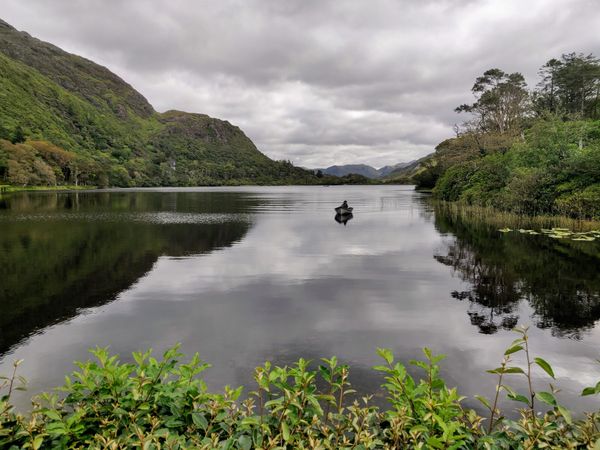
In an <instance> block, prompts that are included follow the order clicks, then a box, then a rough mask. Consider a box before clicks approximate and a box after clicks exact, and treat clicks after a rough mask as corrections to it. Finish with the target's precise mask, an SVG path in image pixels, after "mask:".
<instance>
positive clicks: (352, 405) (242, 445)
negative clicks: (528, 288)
mask: <svg viewBox="0 0 600 450" xmlns="http://www.w3.org/2000/svg"><path fill="white" fill-rule="evenodd" d="M516 332H517V333H518V334H519V337H518V338H517V339H516V340H515V341H514V342H513V343H512V344H511V346H510V347H509V348H508V349H507V350H506V352H505V353H504V358H503V361H502V363H501V365H500V366H499V367H498V368H496V369H493V370H490V371H489V372H490V373H492V374H493V375H494V376H496V377H497V378H498V383H497V388H496V391H495V396H494V398H493V399H492V400H488V399H486V398H484V397H481V396H476V397H477V399H479V400H480V401H481V402H482V404H483V405H484V407H485V408H486V409H487V410H488V411H489V417H487V418H484V417H482V416H480V415H479V414H477V413H476V412H475V411H473V410H468V409H465V408H464V407H463V406H462V405H461V402H462V400H463V398H464V397H461V396H460V395H459V394H458V392H457V390H456V389H455V388H448V387H447V386H446V384H445V383H444V381H443V380H442V379H441V378H440V376H439V365H438V363H439V362H440V361H441V360H442V359H443V356H442V355H433V354H432V353H431V351H430V350H429V349H427V348H425V349H424V350H423V352H424V355H425V358H424V360H421V361H411V362H410V364H411V365H414V366H416V367H418V368H420V369H422V373H423V376H422V378H421V379H415V378H413V377H411V376H410V375H409V374H408V373H407V370H406V367H405V366H404V365H402V364H401V363H399V362H396V361H395V360H394V356H393V354H392V353H391V351H390V350H386V349H379V350H378V353H379V355H380V356H381V357H382V358H383V360H384V364H383V365H380V366H376V367H375V368H374V369H375V370H376V371H378V372H380V373H382V375H383V377H384V379H383V381H384V384H383V389H384V390H385V392H386V393H387V397H388V399H389V408H388V409H386V410H381V409H380V408H378V407H376V406H372V405H370V396H366V397H363V398H362V399H360V401H359V400H356V399H352V396H353V394H354V393H355V392H354V391H353V390H352V389H351V386H350V383H349V382H348V376H349V368H348V366H345V365H340V364H339V363H338V361H337V359H336V358H335V357H333V358H331V359H323V360H322V364H321V365H319V366H318V368H317V369H316V370H315V369H310V368H309V362H308V361H306V360H304V359H300V360H299V361H298V362H297V363H295V364H294V365H293V366H291V367H287V366H286V367H273V366H272V365H271V364H270V363H268V362H267V363H265V364H264V366H261V367H258V368H257V369H256V370H255V374H254V378H255V381H256V383H257V389H256V390H255V391H254V392H251V393H250V394H249V396H248V397H247V398H245V399H242V396H241V394H242V388H237V389H231V388H229V387H225V390H224V392H223V393H210V392H209V391H208V390H207V388H206V385H205V383H204V382H203V381H202V379H201V378H200V377H199V375H200V374H201V373H202V372H203V371H204V370H205V369H207V368H208V367H209V365H208V364H206V363H204V362H203V361H201V360H200V358H199V357H198V355H197V354H196V355H194V357H193V358H192V359H191V361H189V362H188V363H181V362H180V359H181V357H182V355H181V354H180V353H179V352H178V350H177V347H175V348H173V349H170V350H168V351H167V352H165V353H164V355H163V358H162V360H157V359H155V358H153V357H152V356H151V351H148V352H146V353H143V354H142V353H134V354H133V357H134V360H135V363H121V362H119V360H118V359H117V356H111V355H109V353H108V351H107V349H96V350H94V351H92V353H93V355H94V356H95V357H96V360H95V361H88V362H85V363H78V364H77V365H78V367H79V371H77V372H74V373H73V374H72V375H71V376H70V377H67V379H66V384H65V385H64V386H63V387H62V388H61V389H60V391H61V392H62V393H63V396H62V399H60V400H59V399H58V397H57V396H56V395H51V394H43V395H41V396H40V397H38V398H37V399H36V400H35V401H34V403H33V405H34V406H33V410H32V412H31V413H30V414H29V415H27V416H23V415H21V414H17V413H15V412H14V410H13V407H12V406H11V404H10V397H11V393H12V392H13V390H14V389H20V388H21V386H17V385H18V384H19V383H20V382H23V380H20V379H19V378H18V377H17V376H16V370H17V367H18V365H19V362H16V363H15V371H14V372H13V374H12V376H11V377H9V378H5V379H4V384H3V385H1V387H2V388H4V389H5V390H6V391H7V393H6V394H5V395H4V396H2V398H1V399H0V447H1V448H9V449H18V448H33V449H40V448H59V449H66V448H93V449H96V448H97V449H100V448H109V449H117V448H143V449H162V448H165V449H185V448H200V449H214V448H219V449H250V448H261V449H286V448H290V449H291V448H319V449H338V448H347V449H350V448H354V449H370V448H387V449H397V448H445V449H458V448H467V449H470V448H471V449H475V448H485V449H504V448H505V449H513V448H532V449H533V448H590V449H592V448H598V446H600V432H599V431H598V427H599V426H600V414H599V413H598V412H595V413H592V414H588V415H586V416H585V418H583V419H579V420H574V419H573V418H572V416H571V413H570V412H569V411H568V410H567V409H566V408H564V407H563V406H562V405H560V403H558V400H557V399H556V396H555V392H556V391H555V390H554V388H553V387H552V386H551V389H550V391H547V392H533V390H532V389H531V388H530V389H529V391H528V392H526V393H519V392H516V391H515V390H514V389H512V388H511V387H510V386H509V385H508V384H507V383H506V379H507V378H508V377H510V376H522V377H525V378H527V380H528V381H529V386H531V377H532V371H533V370H534V369H538V370H540V371H542V372H543V373H544V374H546V375H547V376H548V377H550V378H552V379H553V378H554V372H553V370H552V367H551V366H550V365H549V364H548V363H547V362H546V361H544V360H543V359H541V358H537V357H536V358H534V357H532V356H531V355H530V347H529V339H528V336H527V329H525V328H519V329H516ZM515 353H523V354H524V356H525V359H526V363H525V364H526V365H525V367H524V368H521V367H517V366H514V365H513V364H512V359H511V358H512V357H513V355H514V354H515ZM504 393H505V394H507V395H508V398H510V399H512V400H514V401H516V402H518V403H521V405H522V408H521V409H520V410H519V414H520V419H519V420H518V421H511V420H507V419H504V418H503V415H502V413H501V411H499V409H498V400H499V396H500V395H501V394H502V395H504ZM599 393H600V383H598V384H597V385H596V386H593V387H589V388H586V389H585V390H584V391H583V393H582V395H596V394H599ZM540 404H541V405H542V408H543V409H544V410H548V411H547V412H545V413H543V414H542V413H541V412H539V405H540Z"/></svg>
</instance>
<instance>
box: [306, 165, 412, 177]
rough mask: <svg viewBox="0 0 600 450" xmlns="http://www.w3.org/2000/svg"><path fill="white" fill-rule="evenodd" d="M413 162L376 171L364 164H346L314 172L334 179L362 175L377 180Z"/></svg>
mask: <svg viewBox="0 0 600 450" xmlns="http://www.w3.org/2000/svg"><path fill="white" fill-rule="evenodd" d="M413 162H414V161H410V162H404V163H399V164H396V165H393V166H384V167H382V168H381V169H376V168H374V167H372V166H369V165H366V164H346V165H342V166H330V167H327V168H326V169H315V171H317V170H320V171H321V172H322V173H324V174H326V175H333V176H336V177H343V176H345V175H350V174H357V175H362V176H364V177H367V178H371V179H379V178H384V177H387V176H388V175H389V174H391V173H393V172H394V171H395V170H399V169H402V168H403V167H406V166H409V165H410V164H412V163H413Z"/></svg>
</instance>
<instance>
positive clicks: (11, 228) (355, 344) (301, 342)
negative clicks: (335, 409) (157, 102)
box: [0, 186, 600, 410]
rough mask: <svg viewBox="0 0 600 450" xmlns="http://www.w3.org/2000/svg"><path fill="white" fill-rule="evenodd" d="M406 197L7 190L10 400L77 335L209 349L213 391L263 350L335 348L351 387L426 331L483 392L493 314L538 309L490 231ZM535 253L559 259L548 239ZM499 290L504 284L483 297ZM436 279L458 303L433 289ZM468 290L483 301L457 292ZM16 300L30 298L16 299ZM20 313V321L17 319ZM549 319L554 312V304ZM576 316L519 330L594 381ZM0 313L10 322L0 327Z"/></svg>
mask: <svg viewBox="0 0 600 450" xmlns="http://www.w3.org/2000/svg"><path fill="white" fill-rule="evenodd" d="M69 197H70V198H69ZM340 198H347V199H348V201H349V202H350V203H351V204H352V205H353V206H355V207H356V210H357V211H360V220H353V221H352V223H351V224H349V225H348V226H347V227H341V226H340V225H339V224H338V223H337V222H336V221H333V222H332V221H331V212H332V208H333V207H334V206H337V205H338V204H339V199H340ZM422 199H423V195H422V194H419V193H416V192H414V191H413V190H412V189H411V188H410V187H397V186H367V187H365V186H353V187H343V186H337V187H331V188H327V189H325V188H321V187H279V188H275V187H271V188H258V187H256V188H247V187H244V188H223V189H184V190H172V189H160V190H156V192H148V191H143V192H138V191H126V192H124V191H118V192H101V193H85V194H82V193H80V194H79V195H75V194H68V195H67V196H66V197H65V196H64V195H62V194H61V195H56V194H52V195H49V196H47V197H45V194H43V195H42V194H35V195H23V196H22V197H20V198H18V197H16V196H13V197H10V198H8V200H6V201H5V202H4V203H3V205H4V209H2V210H0V230H2V234H4V230H6V232H7V235H6V236H5V237H0V249H2V248H7V249H9V252H10V257H8V256H5V254H4V253H3V254H2V258H3V259H2V267H3V268H0V270H2V271H4V272H2V275H3V276H8V277H12V281H11V284H10V285H6V286H5V285H4V284H3V283H0V295H2V296H3V297H2V299H3V300H2V301H3V302H4V304H5V306H6V307H5V308H3V313H5V312H6V313H7V314H10V315H11V317H6V318H5V317H4V316H2V319H0V320H3V322H2V327H1V328H0V330H1V331H0V332H1V333H3V337H4V336H6V338H5V340H4V341H3V342H5V344H4V347H3V348H7V347H8V346H10V350H9V351H8V352H3V354H2V355H0V358H1V359H0V374H3V373H7V371H8V370H10V367H11V366H10V364H11V362H12V360H13V359H15V358H18V359H24V360H25V362H24V363H23V365H22V366H21V369H22V375H24V376H26V377H27V378H28V379H29V380H30V391H29V392H28V393H26V394H25V395H26V398H25V399H24V400H22V403H21V405H25V406H26V405H27V403H28V402H27V400H28V398H29V397H30V396H31V394H32V393H35V392H39V391H40V390H43V389H49V388H51V387H52V386H56V385H58V384H60V383H61V382H62V380H63V376H64V374H65V373H66V372H67V371H69V370H71V369H72V368H73V366H72V362H73V360H78V359H85V358H87V357H88V353H87V349H88V348H90V347H94V346H96V345H100V346H110V347H111V350H112V351H114V352H117V353H120V354H121V355H123V359H126V355H127V354H128V353H129V352H131V351H135V350H140V349H145V348H149V347H152V348H154V349H155V350H156V351H157V352H160V351H162V350H164V349H165V348H167V347H169V346H171V345H173V344H174V343H176V342H181V343H182V349H183V351H184V352H186V353H188V354H191V353H193V352H196V351H198V352H200V355H201V356H202V358H203V359H205V360H206V361H208V362H210V363H212V364H213V367H212V368H211V369H210V370H209V371H207V372H206V378H205V380H206V382H207V383H208V385H209V386H210V387H211V388H213V389H220V388H222V386H223V385H225V384H230V385H240V384H242V385H246V386H249V385H251V384H252V369H253V368H254V367H255V366H257V365H260V364H262V363H263V362H264V361H265V360H271V361H272V362H273V363H274V364H286V363H289V362H291V361H294V360H295V359H297V358H299V357H305V358H306V357H308V358H312V359H315V360H318V358H320V357H329V356H331V355H337V356H338V357H339V358H340V361H343V362H344V363H349V364H351V365H352V367H353V372H352V374H353V375H352V376H353V382H354V383H355V386H356V387H357V388H358V390H359V392H361V393H362V392H374V391H376V390H377V387H378V386H379V385H380V384H381V383H382V381H383V380H382V379H381V376H380V374H378V373H375V372H373V371H372V370H370V367H372V366H373V365H375V364H377V363H379V360H378V358H377V356H376V354H375V349H376V348H377V347H389V348H391V349H393V350H394V352H395V353H396V355H398V357H399V358H400V359H402V360H404V361H406V360H408V359H411V358H419V357H420V356H421V355H422V353H421V348H422V347H423V346H425V345H426V346H429V347H431V348H432V349H433V350H434V351H435V352H436V353H444V354H447V355H448V358H447V360H445V361H444V364H443V375H444V376H445V377H446V379H447V380H448V383H449V384H451V385H453V386H458V388H459V390H460V392H461V393H463V394H465V395H473V394H475V393H480V394H490V393H491V392H492V390H493V388H494V384H493V383H494V380H493V379H492V377H490V378H489V379H488V378H487V377H486V376H485V375H484V373H485V370H486V369H489V368H493V367H496V366H497V364H498V360H499V359H500V357H501V355H502V353H503V351H504V348H505V347H506V345H507V344H508V343H510V341H511V340H512V339H513V336H512V335H511V333H508V332H503V328H502V319H499V317H502V318H506V317H513V316H514V317H518V318H519V321H520V322H521V323H527V322H528V321H530V317H531V314H533V315H534V317H536V318H537V317H539V315H538V314H537V313H534V312H533V311H530V307H529V302H524V301H522V300H519V298H520V297H519V296H517V295H512V294H511V291H509V290H507V289H508V288H511V289H516V291H517V292H518V293H520V294H523V291H522V288H521V287H520V286H519V283H520V282H521V281H520V280H521V278H520V275H519V271H520V267H519V266H515V267H513V269H512V272H511V271H507V270H506V269H505V268H504V267H503V266H502V265H501V264H492V263H491V262H490V258H493V257H494V252H495V251H496V250H495V247H494V246H495V245H498V244H497V243H495V244H494V243H488V244H486V243H485V241H489V240H490V239H491V238H490V236H491V235H484V234H477V233H476V232H473V236H472V237H471V238H472V239H474V240H476V241H477V243H473V244H471V245H470V246H465V245H461V243H463V242H465V241H468V239H469V237H468V236H467V234H469V233H471V231H469V230H468V229H464V230H463V229H461V228H460V227H457V226H456V224H454V223H447V222H446V221H444V219H443V218H437V216H435V217H436V218H435V219H434V215H433V213H434V211H432V210H431V209H430V208H429V207H428V206H427V204H426V203H424V202H423V201H421V200H422ZM436 227H437V229H436ZM440 231H441V233H440ZM454 234H456V236H454ZM491 237H492V238H493V239H496V237H495V235H493V236H491ZM517 237H518V236H517ZM54 240H57V241H59V242H54ZM479 241H481V242H479ZM449 245H450V246H452V245H454V246H455V247H449ZM485 245H490V246H492V247H491V251H490V252H487V251H486V248H487V247H485ZM480 247H481V248H480ZM442 248H443V249H445V251H443V252H440V249H442ZM453 248H455V250H453ZM587 248H589V247H587ZM461 252H462V253H461ZM434 254H437V255H441V257H442V259H443V258H446V259H445V260H444V261H445V262H446V263H448V264H450V266H451V267H453V266H452V264H453V263H454V262H456V263H457V269H456V273H459V274H460V273H462V272H461V270H460V269H458V267H462V266H461V264H462V265H465V266H468V265H473V266H474V267H478V268H477V269H473V270H477V271H478V275H477V276H473V277H475V278H476V279H478V280H479V279H483V278H485V279H486V280H487V281H486V282H485V283H484V282H480V289H479V290H477V289H476V288H475V287H474V284H473V282H472V281H471V278H473V277H471V278H469V277H465V279H464V281H463V280H462V279H461V278H460V277H454V276H452V272H453V270H454V269H453V268H452V269H450V270H449V267H448V266H447V265H443V264H440V263H438V262H437V261H436V260H434V259H433V258H432V255H434ZM457 255H459V256H457ZM504 256H506V255H504ZM541 257H542V258H546V259H548V258H562V257H561V256H559V255H557V254H556V252H554V253H549V254H548V256H547V257H544V256H543V255H542V256H541ZM144 258H147V259H144ZM566 258H567V259H569V258H570V259H572V260H573V261H572V262H571V263H566V262H562V263H561V264H565V265H566V266H568V265H569V264H572V265H573V266H574V265H575V264H576V261H577V260H579V261H581V264H582V265H584V264H589V263H590V261H591V260H589V259H586V258H585V257H582V256H581V255H580V254H578V253H573V254H572V255H571V256H566ZM46 259H47V260H48V261H46ZM13 260H14V261H15V262H17V263H16V264H15V263H13V262H11V261H13ZM38 265H39V266H40V268H41V270H40V269H36V267H37V266H38ZM46 266H47V267H46ZM488 267H492V268H496V269H494V270H488V269H487V268H488ZM467 269H469V268H468V267H464V268H463V270H467ZM555 269H556V267H555ZM559 269H560V267H559ZM469 270H470V269H469ZM586 271H587V272H586ZM21 272H23V273H24V274H25V276H24V277H23V278H19V277H18V275H17V273H21ZM38 272H39V273H38ZM571 272H572V271H571ZM580 272H581V277H580V278H579V279H580V280H583V282H585V279H586V277H587V279H588V281H587V282H592V280H594V279H596V278H595V277H596V276H597V274H595V273H591V269H589V268H588V269H586V268H584V267H583V266H582V267H581V270H580ZM43 274H45V275H43ZM42 275H43V276H42ZM572 275H573V274H571V276H572ZM546 276H548V274H546ZM20 280H22V282H21V281H20ZM511 280H512V281H511ZM24 285H27V286H24ZM514 286H517V288H518V289H517V288H515V287H514ZM544 288H545V287H544V286H537V285H532V286H531V289H530V290H531V291H532V292H535V293H537V292H538V291H541V290H543V289H544ZM498 289H500V290H502V289H504V290H506V292H505V293H503V294H502V296H498V295H495V292H496V290H498ZM582 291H583V290H582ZM449 292H455V293H456V294H455V295H456V296H457V297H459V298H464V301H462V302H459V301H448V293H449ZM498 292H500V291H498ZM596 292H597V291H596ZM38 293H39V294H41V295H40V297H41V298H43V299H44V300H43V301H41V300H40V298H37V294H38ZM53 293H54V294H53ZM469 293H470V294H471V296H472V297H473V298H477V299H479V300H480V302H482V303H478V302H477V301H474V300H473V301H471V300H468V299H469ZM53 295H54V296H53ZM20 297H23V298H25V299H26V301H24V302H23V305H24V306H27V305H32V306H31V307H30V308H29V307H27V308H24V309H23V308H21V303H20V302H19V301H18V298H20ZM512 298H515V300H514V301H511V300H510V299H512ZM9 299H10V301H9ZM113 299H115V301H111V300H113ZM486 302H487V303H486ZM494 302H496V303H494ZM42 304H44V306H43V307H42ZM63 304H64V305H66V306H65V307H63V306H62V305H63ZM94 305H97V306H94ZM469 305H471V306H469ZM507 305H508V306H507ZM490 306H491V307H490ZM43 308H46V309H43ZM53 308H55V309H56V311H53ZM61 308H63V309H62V310H61ZM506 308H510V309H509V310H507V309H506ZM21 309H23V312H22V313H20V312H19V311H20V310H21ZM32 311H33V312H32ZM35 311H38V312H37V313H36V312H35ZM469 311H470V312H474V311H475V312H478V313H479V315H480V316H482V317H483V319H481V318H478V317H477V316H476V315H474V314H472V318H473V321H475V322H477V321H480V322H481V323H484V322H487V323H493V324H496V325H497V327H498V328H497V330H498V331H497V332H496V333H495V334H493V335H484V334H481V333H479V332H478V330H479V328H476V327H473V326H471V325H470V321H471V317H469V316H467V312H469ZM568 314H570V315H572V314H573V313H572V312H570V313H568ZM579 314H583V313H581V312H580V313H579ZM586 314H587V313H585V314H583V316H586ZM490 315H492V316H491V317H490ZM45 316H48V317H45ZM27 317H34V318H36V321H32V322H31V323H29V324H28V325H26V326H22V325H20V323H21V322H23V323H28V322H27V320H28V319H26V318H27ZM551 317H553V320H554V321H557V320H558V319H557V318H558V317H559V314H558V313H557V312H555V313H553V314H552V315H551ZM23 318H25V319H23ZM536 320H537V319H536ZM590 320H591V319H590ZM585 323H588V326H587V328H585V329H584V331H582V335H583V334H585V336H583V339H582V340H581V341H576V340H571V339H557V338H556V336H553V335H552V334H551V333H550V330H548V329H547V328H535V327H534V329H533V330H532V342H535V343H536V345H539V348H541V349H544V351H543V352H540V353H541V354H540V356H543V357H545V358H546V359H548V360H549V361H551V362H552V363H553V365H554V367H555V371H556V374H557V378H559V381H560V383H561V384H560V386H561V388H565V387H566V389H572V390H574V391H577V390H581V388H582V384H593V383H595V382H596V381H597V378H598V376H597V369H596V367H595V366H594V364H593V361H594V358H597V357H598V356H600V355H598V352H597V343H598V342H599V339H600V333H599V332H598V330H595V329H593V328H592V326H591V322H589V321H587V322H585ZM48 325H52V326H48ZM505 326H506V327H508V326H509V324H508V323H505ZM7 327H9V328H7ZM10 327H16V328H17V329H19V327H21V330H22V331H21V333H20V334H19V333H16V334H14V335H9V334H4V333H11V331H10ZM551 329H553V328H551ZM5 330H9V331H5ZM33 330H34V331H35V333H34V334H32V331H33ZM28 334H29V337H28V338H26V339H22V338H23V336H26V335H28ZM10 342H12V343H13V344H12V345H10V344H9V343H10ZM517 387H518V386H517ZM571 398H573V399H575V401H576V402H579V401H580V400H579V399H577V397H576V396H573V397H571ZM586 400H587V399H584V400H582V401H583V402H585V401H586ZM590 401H592V400H590ZM565 403H566V404H567V405H568V406H571V407H574V408H576V409H578V410H581V409H586V408H587V407H586V405H585V404H583V403H577V404H576V405H573V404H572V403H571V404H569V402H568V401H566V402H565ZM587 409H589V408H587Z"/></svg>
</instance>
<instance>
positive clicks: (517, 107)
mask: <svg viewBox="0 0 600 450" xmlns="http://www.w3.org/2000/svg"><path fill="white" fill-rule="evenodd" d="M539 75H540V79H539V83H538V84H537V86H536V87H535V89H533V90H529V88H528V87H527V85H526V83H525V79H524V78H523V76H522V75H521V74H520V73H505V72H503V71H502V70H500V69H491V70H488V71H487V72H485V73H484V74H483V75H482V76H480V77H478V78H477V79H476V81H475V84H474V85H473V88H472V92H473V94H474V96H475V101H474V103H472V104H464V105H461V106H459V107H458V108H456V111H457V112H459V113H466V114H468V116H469V119H468V120H467V121H466V122H465V123H464V124H463V125H462V126H461V127H459V128H458V129H457V136H456V137H454V138H451V139H448V140H446V141H444V142H442V143H440V144H439V145H438V146H437V147H436V151H435V153H434V154H433V155H432V156H431V157H430V158H428V159H427V160H426V161H424V162H423V167H424V170H422V171H420V172H419V173H418V174H416V175H415V177H414V178H415V180H416V182H417V184H418V186H420V187H424V188H433V192H434V195H435V196H436V197H437V198H440V199H443V200H449V201H463V202H466V203H469V204H473V205H481V206H493V207H497V208H500V209H504V210H510V211H514V212H517V213H522V214H561V215H567V216H571V217H576V218H594V219H600V96H599V95H600V62H599V61H598V59H597V58H596V57H594V56H593V55H583V54H576V53H571V54H565V55H562V57H561V58H560V59H552V60H550V61H548V62H547V63H546V64H544V65H543V66H542V67H541V69H540V71H539Z"/></svg>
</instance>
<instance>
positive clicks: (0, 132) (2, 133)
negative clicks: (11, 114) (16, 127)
mask: <svg viewBox="0 0 600 450" xmlns="http://www.w3.org/2000/svg"><path fill="white" fill-rule="evenodd" d="M11 137H12V136H11V135H10V131H8V128H6V127H5V126H4V125H2V124H1V123H0V139H4V140H6V141H10V140H11Z"/></svg>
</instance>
